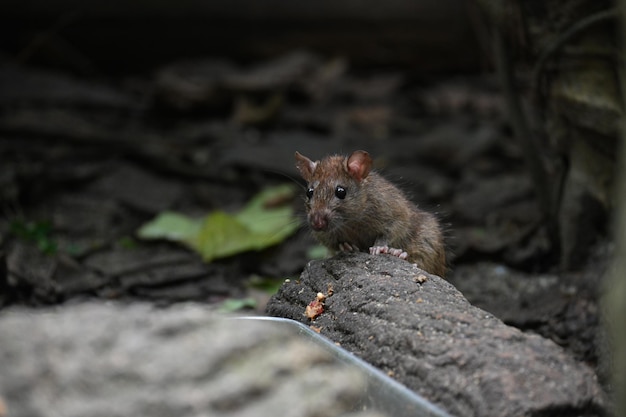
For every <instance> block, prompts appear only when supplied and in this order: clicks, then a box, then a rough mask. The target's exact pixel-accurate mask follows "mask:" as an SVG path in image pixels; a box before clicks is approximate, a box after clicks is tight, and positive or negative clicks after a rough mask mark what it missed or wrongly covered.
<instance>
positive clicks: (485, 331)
mask: <svg viewBox="0 0 626 417" xmlns="http://www.w3.org/2000/svg"><path fill="white" fill-rule="evenodd" d="M318 292H321V293H323V294H325V295H326V299H325V300H324V305H323V310H324V311H323V312H322V313H321V315H319V316H318V317H316V318H315V319H314V320H312V321H309V319H308V318H306V317H305V316H304V311H305V308H306V306H307V305H308V304H309V303H310V302H312V301H313V300H315V299H316V295H317V293H318ZM267 312H268V313H269V314H270V315H272V316H279V317H286V318H291V319H294V320H298V321H301V322H303V323H309V324H311V325H312V326H315V327H316V328H317V329H320V332H321V334H322V335H325V336H327V337H328V338H330V339H331V340H333V341H334V342H336V343H339V344H340V345H341V346H342V347H343V348H345V349H347V350H348V351H350V352H353V353H354V354H356V355H357V356H360V357H361V358H362V359H364V360H366V361H367V362H369V363H371V364H372V365H374V366H376V367H378V368H380V369H382V370H383V371H385V372H387V373H388V374H390V375H392V376H393V377H394V378H395V379H397V380H398V381H400V382H401V383H403V384H405V385H406V386H407V387H409V388H410V389H412V390H414V391H416V392H417V393H418V394H420V395H422V396H423V397H425V398H426V399H428V400H430V401H432V402H434V403H435V404H437V405H439V406H441V407H443V408H444V409H446V410H447V411H448V412H450V413H451V414H453V415H459V416H481V417H484V416H538V415H548V414H550V415H553V414H555V413H556V414H558V415H568V416H570V415H571V416H575V415H586V416H595V415H603V413H604V412H606V407H607V406H606V400H605V396H604V393H603V392H602V389H601V388H600V386H599V384H598V382H597V380H596V376H595V374H594V373H593V371H592V370H591V369H590V368H588V367H587V366H586V365H584V364H582V363H578V362H576V361H575V360H574V359H572V358H571V357H569V356H568V355H567V354H566V353H565V352H564V351H563V349H562V348H560V347H559V346H557V345H556V344H554V343H553V342H552V341H549V340H547V339H544V338H542V337H540V336H537V335H532V334H525V333H522V332H521V331H520V330H518V329H516V328H513V327H509V326H507V325H505V324H504V323H502V321H500V320H499V319H497V318H496V317H494V316H493V315H491V314H490V313H487V312H485V311H483V310H481V309H479V308H477V307H474V306H472V305H471V304H470V303H469V302H468V301H467V300H466V299H465V298H464V297H463V295H462V294H461V293H460V292H459V291H458V290H456V289H455V288H454V287H453V286H452V285H451V284H450V283H448V282H447V281H445V280H443V279H441V278H439V277H437V276H433V275H429V274H427V273H425V272H423V271H421V270H420V269H418V268H417V267H415V266H413V265H411V264H410V263H408V262H405V261H402V260H400V259H397V258H393V257H390V256H376V257H374V256H371V255H369V254H364V253H357V254H341V255H339V256H337V257H334V258H331V259H327V260H323V261H313V262H311V263H309V264H308V266H307V267H306V269H305V270H304V272H303V273H302V275H301V277H300V279H299V280H292V281H290V282H288V283H285V284H284V285H283V286H282V288H281V289H280V291H279V292H278V293H277V294H276V295H275V296H274V297H273V298H272V299H271V300H270V302H269V303H268V306H267Z"/></svg>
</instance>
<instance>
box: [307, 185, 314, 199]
mask: <svg viewBox="0 0 626 417" xmlns="http://www.w3.org/2000/svg"><path fill="white" fill-rule="evenodd" d="M311 197H313V187H309V188H308V189H307V190H306V198H311Z"/></svg>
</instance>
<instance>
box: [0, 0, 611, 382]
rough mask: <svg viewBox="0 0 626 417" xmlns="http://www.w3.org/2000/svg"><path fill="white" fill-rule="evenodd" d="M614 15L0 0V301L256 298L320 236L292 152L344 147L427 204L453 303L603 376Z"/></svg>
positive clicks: (323, 4)
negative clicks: (534, 337) (546, 343)
mask: <svg viewBox="0 0 626 417" xmlns="http://www.w3.org/2000/svg"><path fill="white" fill-rule="evenodd" d="M616 20H617V13H616V10H615V9H614V5H613V3H612V2H610V1H595V0H587V1H585V0H571V1H565V2H563V1H556V0H550V1H545V0H541V1H540V0H537V1H516V0H508V1H490V0H476V1H467V0H436V1H435V0H421V1H408V0H391V1H385V2H380V1H370V0H362V1H357V0H352V1H341V2H335V1H327V0H320V1H315V2H304V1H293V0H266V1H258V0H255V1H253V0H229V1H226V0H224V1H201V0H181V1H176V2H174V1H134V2H121V1H91V2H89V3H88V4H87V3H84V2H75V1H70V0H67V1H63V0H55V1H34V0H30V1H29V0H26V1H24V0H20V1H17V0H5V1H3V2H2V5H0V210H2V221H1V222H0V245H1V246H0V261H1V262H2V268H0V290H1V291H0V306H2V307H6V306H12V305H26V306H31V307H39V306H44V305H56V304H62V303H65V302H67V301H70V300H76V299H84V298H89V299H93V298H97V299H115V300H123V301H128V302H133V301H135V300H144V301H145V300H148V301H150V302H155V303H162V304H170V303H176V302H180V301H189V300H194V301H200V302H203V303H207V304H209V305H212V306H215V308H216V309H218V308H219V309H224V310H226V311H236V310H240V309H247V311H249V312H254V313H256V314H263V311H264V305H265V303H266V302H267V299H268V298H269V297H270V296H271V294H272V293H273V292H275V291H276V289H277V288H278V286H279V285H280V284H281V283H282V282H283V281H284V279H286V278H291V279H293V278H296V277H297V276H298V275H299V273H300V272H301V271H302V269H303V268H304V265H306V263H307V262H308V261H309V260H311V259H317V258H320V257H324V256H328V253H327V252H325V251H324V249H323V248H320V247H319V246H318V245H316V243H315V242H314V241H313V240H312V239H311V237H310V234H309V232H308V230H307V228H306V225H305V223H304V213H303V208H302V201H301V199H300V193H301V189H300V188H299V187H298V186H297V185H296V184H299V185H302V182H301V181H300V180H299V178H298V173H297V171H296V170H295V168H294V161H293V154H294V152H295V151H299V152H301V153H303V154H304V155H306V156H308V157H310V158H312V159H319V158H321V157H323V156H324V155H327V154H332V153H343V154H347V153H349V152H351V151H353V150H355V149H366V150H368V151H369V152H370V153H371V154H372V155H373V157H374V159H375V166H376V168H377V169H378V170H379V171H381V172H382V173H383V175H385V176H386V177H387V178H389V179H390V180H392V181H393V182H395V183H396V184H398V185H399V186H400V187H401V188H403V189H404V190H405V191H406V192H407V193H408V194H409V195H410V196H411V198H412V199H413V200H414V201H415V202H416V203H418V204H419V205H420V206H421V207H422V208H424V209H426V210H429V211H432V212H434V213H436V214H437V216H439V218H440V220H441V222H442V224H443V226H444V228H445V230H446V237H447V247H448V258H449V262H450V273H449V276H448V277H447V278H448V279H449V280H450V281H451V282H452V283H453V284H454V285H456V286H457V287H458V288H459V289H460V290H461V291H462V292H463V293H464V295H465V296H466V297H467V298H468V299H469V300H470V301H471V302H472V303H474V304H476V305H478V306H479V307H481V308H484V309H486V310H488V311H490V312H491V313H493V314H495V315H496V316H498V317H499V318H501V319H502V320H504V321H505V322H506V323H507V324H511V325H514V326H516V327H519V328H520V329H522V330H525V331H531V332H535V333H538V334H541V335H542V336H545V337H548V338H550V339H552V340H554V341H555V342H556V343H558V344H560V345H561V346H563V347H564V348H565V349H567V350H568V352H570V353H571V354H572V355H573V356H574V357H576V358H577V359H579V360H581V361H585V362H587V363H589V364H590V365H592V366H593V367H595V369H596V370H597V372H598V375H599V376H600V378H601V380H603V381H606V379H607V375H608V370H607V364H606V363H603V362H602V360H601V357H602V352H603V350H605V349H606V343H604V339H603V335H602V330H601V326H600V317H599V307H598V300H599V297H600V295H601V288H602V277H603V276H604V274H605V271H606V270H607V267H608V265H609V263H610V259H611V255H612V253H613V251H614V245H613V236H612V235H611V227H610V225H611V221H612V213H613V211H614V207H615V200H616V194H617V193H616V192H615V188H614V187H615V181H614V178H615V169H616V166H617V161H616V155H617V149H618V143H619V128H620V120H621V117H622V114H623V109H622V98H621V93H620V90H619V83H618V77H617V63H618V57H619V53H618V48H617V45H618V42H617V40H616V33H615V31H616ZM285 184H292V187H291V188H289V186H287V188H281V187H284V186H285ZM277 187H278V188H277ZM259 193H262V194H259ZM273 210H281V211H273ZM255 216H256V217H255ZM263 216H265V217H263ZM277 218H280V219H284V220H285V221H284V222H282V223H281V222H280V221H279V222H275V220H276V219H277ZM203 222H204V223H203ZM203 224H204V226H202V225H203ZM259 224H261V225H270V224H271V225H273V226H275V227H276V229H275V230H274V229H267V230H259V228H258V227H256V225H259ZM207 225H209V226H207ZM261 229H262V228H261ZM233 230H236V233H235V232H234V231H233ZM220 239H221V240H220Z"/></svg>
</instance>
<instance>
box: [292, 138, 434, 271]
mask: <svg viewBox="0 0 626 417" xmlns="http://www.w3.org/2000/svg"><path fill="white" fill-rule="evenodd" d="M295 157H296V168H297V169H298V171H300V174H301V175H302V178H304V180H305V181H306V182H307V188H306V198H305V208H306V213H307V221H308V223H309V226H310V227H311V229H312V230H313V235H314V236H315V238H316V239H317V240H318V241H319V242H320V243H321V244H323V245H324V246H326V247H327V248H329V249H330V250H331V251H333V252H338V251H341V252H350V251H368V250H369V252H370V253H371V254H374V255H377V254H381V253H386V254H390V255H393V256H397V257H399V258H401V259H406V260H407V261H409V262H412V263H415V264H416V265H417V266H418V267H419V268H421V269H423V270H425V271H426V272H429V273H431V274H435V275H439V276H441V277H443V276H445V273H446V255H445V247H444V241H443V234H442V231H441V227H440V225H439V221H438V220H437V218H436V217H435V216H434V215H433V214H431V213H428V212H426V211H423V210H421V209H419V208H418V207H417V206H416V205H414V204H413V203H411V202H410V201H409V200H408V199H407V197H406V196H405V195H404V193H403V192H402V191H400V189H398V188H397V187H396V186H395V185H393V184H392V183H391V182H389V181H388V180H386V179H385V178H383V177H382V176H381V175H379V174H378V173H376V172H374V171H373V170H372V158H371V157H370V155H369V153H368V152H366V151H362V150H358V151H354V152H352V154H351V155H349V156H347V157H345V156H340V155H332V156H327V157H325V158H323V159H322V160H321V161H315V162H314V161H312V160H310V159H309V158H307V157H306V156H304V155H302V154H300V153H299V152H296V154H295Z"/></svg>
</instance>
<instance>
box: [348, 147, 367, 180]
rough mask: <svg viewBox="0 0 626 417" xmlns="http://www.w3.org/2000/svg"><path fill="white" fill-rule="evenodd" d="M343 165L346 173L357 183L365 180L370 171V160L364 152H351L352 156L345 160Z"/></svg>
mask: <svg viewBox="0 0 626 417" xmlns="http://www.w3.org/2000/svg"><path fill="white" fill-rule="evenodd" d="M345 163H346V166H345V168H346V171H348V174H350V176H351V177H352V178H354V179H355V180H357V181H362V180H363V179H365V177H367V175H368V174H369V173H370V169H372V158H371V157H370V154H369V153H367V152H365V151H354V152H352V155H350V156H349V157H347V158H346V162H345Z"/></svg>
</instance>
